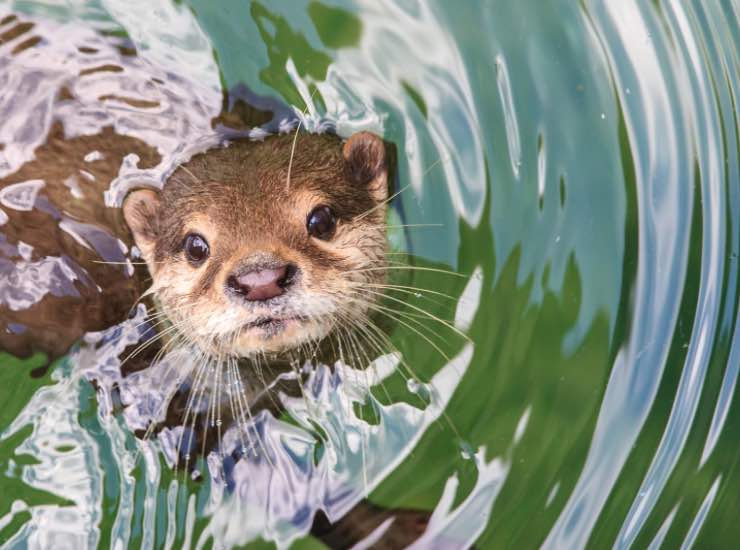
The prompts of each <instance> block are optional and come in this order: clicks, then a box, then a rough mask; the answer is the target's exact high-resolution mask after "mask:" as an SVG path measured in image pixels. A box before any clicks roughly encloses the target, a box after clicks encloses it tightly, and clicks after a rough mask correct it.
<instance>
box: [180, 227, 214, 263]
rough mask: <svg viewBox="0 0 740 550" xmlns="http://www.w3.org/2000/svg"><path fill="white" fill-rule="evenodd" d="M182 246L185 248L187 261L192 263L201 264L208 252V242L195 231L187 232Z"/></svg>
mask: <svg viewBox="0 0 740 550" xmlns="http://www.w3.org/2000/svg"><path fill="white" fill-rule="evenodd" d="M182 247H183V249H184V250H185V255H186V256H187V258H188V261H189V262H190V263H191V264H193V265H200V264H202V263H203V262H204V261H205V260H206V258H208V254H210V250H209V248H208V242H207V241H206V239H205V238H204V237H202V236H200V235H198V234H197V233H188V234H187V235H186V236H185V241H184V242H183V244H182Z"/></svg>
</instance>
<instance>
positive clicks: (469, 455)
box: [460, 441, 475, 460]
mask: <svg viewBox="0 0 740 550" xmlns="http://www.w3.org/2000/svg"><path fill="white" fill-rule="evenodd" d="M460 456H461V457H462V458H463V460H475V449H473V446H472V445H471V444H470V443H468V442H467V441H461V442H460Z"/></svg>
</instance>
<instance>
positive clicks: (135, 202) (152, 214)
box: [123, 189, 160, 262]
mask: <svg viewBox="0 0 740 550" xmlns="http://www.w3.org/2000/svg"><path fill="white" fill-rule="evenodd" d="M159 205H160V201H159V193H158V192H156V191H154V190H152V189H137V190H136V191H132V192H131V193H129V194H128V196H127V197H126V198H125V199H124V201H123V217H124V218H125V220H126V223H127V224H128V227H129V229H130V230H131V234H132V235H133V236H134V241H135V242H136V246H138V247H139V249H140V250H141V253H142V255H143V256H144V259H145V260H146V261H147V262H149V261H150V260H151V259H153V252H154V243H155V242H156V239H157V235H158V234H159Z"/></svg>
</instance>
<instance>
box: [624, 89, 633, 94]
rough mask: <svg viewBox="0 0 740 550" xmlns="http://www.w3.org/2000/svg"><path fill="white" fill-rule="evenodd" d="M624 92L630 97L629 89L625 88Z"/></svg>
mask: <svg viewBox="0 0 740 550" xmlns="http://www.w3.org/2000/svg"><path fill="white" fill-rule="evenodd" d="M624 91H625V92H627V95H630V94H631V93H632V92H631V91H630V89H629V88H625V90H624Z"/></svg>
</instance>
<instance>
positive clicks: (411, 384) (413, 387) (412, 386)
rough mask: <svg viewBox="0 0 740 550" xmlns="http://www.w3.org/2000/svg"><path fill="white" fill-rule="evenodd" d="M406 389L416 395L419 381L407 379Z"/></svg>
mask: <svg viewBox="0 0 740 550" xmlns="http://www.w3.org/2000/svg"><path fill="white" fill-rule="evenodd" d="M406 387H407V388H408V390H409V391H410V392H411V393H417V392H418V391H419V381H418V380H414V379H413V378H409V379H408V380H407V381H406Z"/></svg>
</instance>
